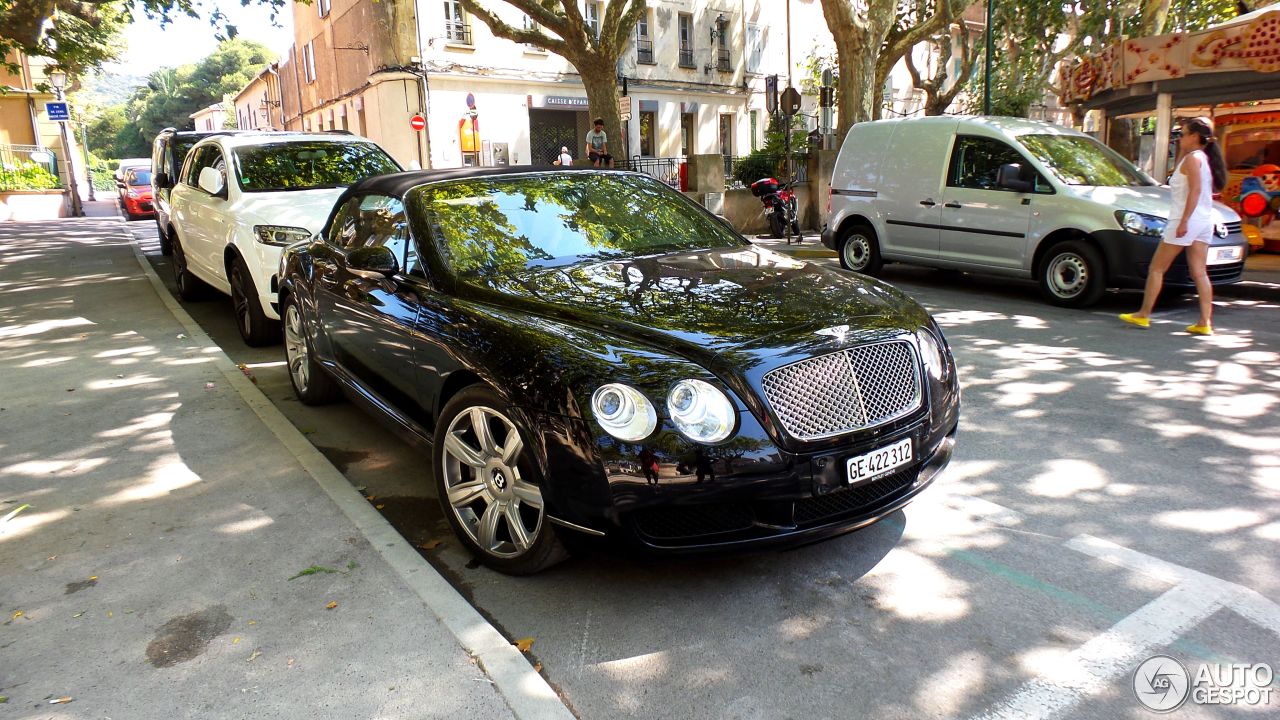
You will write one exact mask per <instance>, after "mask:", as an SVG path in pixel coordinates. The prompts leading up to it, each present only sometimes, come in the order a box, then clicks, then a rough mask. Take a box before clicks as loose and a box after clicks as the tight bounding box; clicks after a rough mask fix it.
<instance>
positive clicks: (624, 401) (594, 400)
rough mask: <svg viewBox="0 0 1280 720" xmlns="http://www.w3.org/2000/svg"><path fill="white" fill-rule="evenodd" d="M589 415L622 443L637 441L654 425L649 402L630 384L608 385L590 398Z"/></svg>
mask: <svg viewBox="0 0 1280 720" xmlns="http://www.w3.org/2000/svg"><path fill="white" fill-rule="evenodd" d="M591 412H592V413H594V414H595V418H596V422H597V423H600V427H602V428H604V429H605V432H607V433H609V434H610V435H612V436H614V437H616V438H618V439H619V440H622V441H623V442H640V441H641V440H643V439H645V438H647V437H649V436H650V435H652V434H653V431H654V428H656V427H657V426H658V413H657V412H656V411H655V410H654V409H653V403H651V402H649V399H648V398H646V397H645V396H644V395H641V394H640V391H639V390H636V389H635V388H633V387H631V386H630V385H623V384H621V383H609V384H608V385H601V386H600V387H598V388H596V391H595V392H594V393H593V394H592V395H591Z"/></svg>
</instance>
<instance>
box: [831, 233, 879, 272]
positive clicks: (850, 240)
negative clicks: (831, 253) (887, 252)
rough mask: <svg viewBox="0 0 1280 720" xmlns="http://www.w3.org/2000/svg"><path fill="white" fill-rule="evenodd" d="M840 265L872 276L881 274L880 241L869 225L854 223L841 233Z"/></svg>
mask: <svg viewBox="0 0 1280 720" xmlns="http://www.w3.org/2000/svg"><path fill="white" fill-rule="evenodd" d="M839 251H840V267H842V268H844V269H845V270H852V271H854V272H856V273H861V274H863V275H870V276H872V277H874V276H876V275H879V274H880V269H881V268H882V267H884V261H883V260H881V259H880V241H879V240H878V239H877V238H876V231H875V230H872V229H871V227H870V226H869V225H853V226H851V227H849V229H848V230H845V231H844V232H843V233H841V235H840V244H839Z"/></svg>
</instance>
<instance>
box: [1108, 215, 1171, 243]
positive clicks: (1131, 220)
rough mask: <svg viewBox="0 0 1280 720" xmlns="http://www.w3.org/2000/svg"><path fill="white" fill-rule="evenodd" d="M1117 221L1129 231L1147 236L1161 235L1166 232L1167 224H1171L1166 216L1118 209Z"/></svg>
mask: <svg viewBox="0 0 1280 720" xmlns="http://www.w3.org/2000/svg"><path fill="white" fill-rule="evenodd" d="M1116 222H1118V223H1120V227H1122V228H1124V229H1125V230H1127V231H1128V232H1131V233H1133V234H1134V235H1144V236H1146V237H1160V236H1161V235H1163V234H1164V228H1165V226H1166V225H1168V224H1169V221H1168V220H1167V219H1165V218H1162V217H1156V216H1155V215H1144V214H1143V213H1139V212H1134V211H1132V210H1117V211H1116Z"/></svg>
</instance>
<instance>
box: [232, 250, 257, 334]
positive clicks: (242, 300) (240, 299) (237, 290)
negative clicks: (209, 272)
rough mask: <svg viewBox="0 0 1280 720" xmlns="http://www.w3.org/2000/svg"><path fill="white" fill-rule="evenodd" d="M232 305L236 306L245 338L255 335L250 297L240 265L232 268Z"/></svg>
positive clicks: (237, 318)
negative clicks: (250, 312)
mask: <svg viewBox="0 0 1280 720" xmlns="http://www.w3.org/2000/svg"><path fill="white" fill-rule="evenodd" d="M231 303H232V305H234V306H235V313H236V324H237V325H238V326H239V327H240V333H241V335H243V336H244V337H249V336H250V335H252V334H253V318H252V317H250V315H249V297H248V295H247V293H245V291H244V274H243V273H241V272H240V268H239V267H238V264H237V266H236V267H232V268H231Z"/></svg>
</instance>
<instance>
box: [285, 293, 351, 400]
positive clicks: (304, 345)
mask: <svg viewBox="0 0 1280 720" xmlns="http://www.w3.org/2000/svg"><path fill="white" fill-rule="evenodd" d="M280 316H281V317H282V318H283V321H282V322H281V324H282V325H283V326H284V358H285V364H286V365H287V366H288V368H289V383H290V384H291V385H293V394H294V395H297V396H298V399H299V400H301V401H302V404H303V405H325V404H327V403H331V402H333V401H334V400H337V399H338V398H339V397H340V396H341V395H342V391H341V389H340V388H339V387H338V383H337V382H336V381H335V380H334V379H333V376H332V375H330V374H329V371H328V370H325V369H324V366H323V365H321V364H320V363H318V362H316V354H315V351H314V350H313V349H312V346H311V333H310V332H308V328H307V321H306V318H305V317H303V315H302V308H301V307H300V306H299V305H298V301H297V299H296V298H294V296H293V295H292V294H289V295H285V296H284V297H283V298H282V299H281V301H280Z"/></svg>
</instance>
